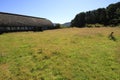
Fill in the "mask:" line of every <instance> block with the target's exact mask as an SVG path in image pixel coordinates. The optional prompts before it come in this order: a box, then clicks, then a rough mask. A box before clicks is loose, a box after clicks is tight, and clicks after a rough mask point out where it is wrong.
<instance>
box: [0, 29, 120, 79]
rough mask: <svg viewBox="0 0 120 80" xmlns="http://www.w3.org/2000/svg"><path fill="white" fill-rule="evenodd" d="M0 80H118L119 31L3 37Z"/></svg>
mask: <svg viewBox="0 0 120 80" xmlns="http://www.w3.org/2000/svg"><path fill="white" fill-rule="evenodd" d="M112 31H113V32H114V36H115V38H116V39H117V41H112V40H110V39H108V35H109V34H110V33H111V32H112ZM0 80H120V28H109V27H108V28H66V29H57V30H47V31H43V32H14V33H4V34H2V35H0Z"/></svg>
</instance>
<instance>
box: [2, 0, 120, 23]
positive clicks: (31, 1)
mask: <svg viewBox="0 0 120 80" xmlns="http://www.w3.org/2000/svg"><path fill="white" fill-rule="evenodd" d="M119 1H120V0H0V12H8V13H16V14H22V15H29V16H36V17H42V18H47V19H49V20H51V21H52V22H53V23H65V22H70V21H71V20H72V19H73V18H74V17H75V15H76V14H78V13H80V12H83V11H84V12H85V11H89V10H94V9H97V8H105V7H107V6H108V5H109V4H111V3H116V2H119Z"/></svg>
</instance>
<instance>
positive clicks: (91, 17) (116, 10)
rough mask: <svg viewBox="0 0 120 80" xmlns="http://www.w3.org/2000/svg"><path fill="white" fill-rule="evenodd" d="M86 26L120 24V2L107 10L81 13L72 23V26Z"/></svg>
mask: <svg viewBox="0 0 120 80" xmlns="http://www.w3.org/2000/svg"><path fill="white" fill-rule="evenodd" d="M85 24H103V25H118V24H120V2H118V3H115V4H110V5H109V6H108V7H106V8H99V9H97V10H92V11H87V12H81V13H79V14H77V15H76V16H75V18H74V19H73V20H72V21H71V26H72V27H73V26H76V27H84V26H85Z"/></svg>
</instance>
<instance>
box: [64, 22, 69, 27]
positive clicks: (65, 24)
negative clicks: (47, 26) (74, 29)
mask: <svg viewBox="0 0 120 80" xmlns="http://www.w3.org/2000/svg"><path fill="white" fill-rule="evenodd" d="M70 25H71V22H66V23H64V24H62V26H65V27H70Z"/></svg>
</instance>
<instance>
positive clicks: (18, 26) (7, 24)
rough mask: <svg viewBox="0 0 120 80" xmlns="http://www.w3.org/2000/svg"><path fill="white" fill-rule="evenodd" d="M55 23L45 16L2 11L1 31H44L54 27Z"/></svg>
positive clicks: (0, 18) (0, 14)
mask: <svg viewBox="0 0 120 80" xmlns="http://www.w3.org/2000/svg"><path fill="white" fill-rule="evenodd" d="M52 27H53V23H52V22H51V21H50V20H47V19H45V18H38V17H32V16H26V15H19V14H12V13H4V12H0V33H2V32H11V31H42V30H46V29H52Z"/></svg>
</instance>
